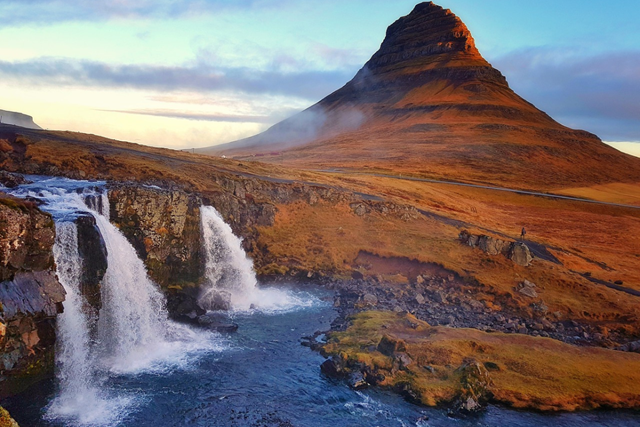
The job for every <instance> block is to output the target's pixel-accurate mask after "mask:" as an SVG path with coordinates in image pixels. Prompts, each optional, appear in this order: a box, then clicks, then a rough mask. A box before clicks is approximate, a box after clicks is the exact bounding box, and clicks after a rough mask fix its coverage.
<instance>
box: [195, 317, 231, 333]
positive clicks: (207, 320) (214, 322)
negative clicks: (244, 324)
mask: <svg viewBox="0 0 640 427" xmlns="http://www.w3.org/2000/svg"><path fill="white" fill-rule="evenodd" d="M197 322H198V324H199V325H200V326H202V327H204V328H207V329H209V330H212V331H216V332H220V333H232V332H236V331H237V330H238V324H237V323H234V322H230V321H229V319H228V318H227V317H226V316H223V315H220V314H218V313H207V314H204V315H202V316H198V317H197Z"/></svg>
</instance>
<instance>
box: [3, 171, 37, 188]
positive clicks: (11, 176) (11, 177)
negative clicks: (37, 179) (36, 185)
mask: <svg viewBox="0 0 640 427" xmlns="http://www.w3.org/2000/svg"><path fill="white" fill-rule="evenodd" d="M30 182H31V181H29V180H28V179H26V178H25V177H24V176H22V175H18V174H15V173H11V172H6V171H0V184H2V185H4V186H5V187H7V188H16V187H17V186H18V185H22V184H29V183H30Z"/></svg>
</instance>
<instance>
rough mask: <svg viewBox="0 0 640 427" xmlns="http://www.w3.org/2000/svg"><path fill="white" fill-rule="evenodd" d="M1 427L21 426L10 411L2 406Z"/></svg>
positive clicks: (0, 407)
mask: <svg viewBox="0 0 640 427" xmlns="http://www.w3.org/2000/svg"><path fill="white" fill-rule="evenodd" d="M0 427H19V426H18V423H17V422H15V420H14V419H13V418H11V415H9V412H8V411H7V410H6V409H4V408H3V407H2V406H0Z"/></svg>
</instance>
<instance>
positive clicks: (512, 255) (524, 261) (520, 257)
mask: <svg viewBox="0 0 640 427" xmlns="http://www.w3.org/2000/svg"><path fill="white" fill-rule="evenodd" d="M509 259H510V260H511V261H513V262H514V263H516V264H518V265H521V266H523V267H528V266H529V265H530V264H531V261H533V256H532V255H531V251H530V250H529V247H528V246H527V245H525V244H524V243H521V242H516V243H514V244H513V245H511V249H510V250H509Z"/></svg>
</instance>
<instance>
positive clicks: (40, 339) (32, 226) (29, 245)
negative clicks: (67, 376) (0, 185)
mask: <svg viewBox="0 0 640 427" xmlns="http://www.w3.org/2000/svg"><path fill="white" fill-rule="evenodd" d="M54 241H55V228H54V224H53V221H52V219H51V216H49V215H48V214H46V213H43V212H41V211H40V210H38V209H37V208H36V207H35V206H34V205H33V204H30V203H29V202H23V201H20V200H15V199H12V198H8V197H1V198H0V274H1V282H0V398H1V397H5V396H8V395H10V394H13V393H16V392H18V391H20V390H23V389H25V388H26V387H28V386H29V385H31V384H33V383H34V382H36V381H38V380H40V379H42V378H44V377H46V376H49V375H51V374H52V373H53V353H54V344H55V319H56V315H57V314H58V313H60V312H62V301H64V297H65V291H64V288H63V287H62V285H61V284H60V283H59V282H58V280H57V278H56V276H55V273H54V272H53V268H54V263H53V252H52V247H53V244H54Z"/></svg>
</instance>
